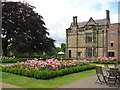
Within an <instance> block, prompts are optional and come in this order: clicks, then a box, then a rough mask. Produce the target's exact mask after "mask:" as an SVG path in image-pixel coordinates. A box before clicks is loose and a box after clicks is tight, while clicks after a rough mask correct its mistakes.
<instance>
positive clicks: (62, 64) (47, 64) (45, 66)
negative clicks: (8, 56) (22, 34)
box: [2, 58, 89, 71]
mask: <svg viewBox="0 0 120 90" xmlns="http://www.w3.org/2000/svg"><path fill="white" fill-rule="evenodd" d="M88 62H89V61H86V60H68V61H66V60H57V59H48V60H46V61H42V60H38V59H37V58H35V59H34V60H27V61H26V62H21V63H20V62H17V63H16V64H10V65H2V67H9V68H23V69H26V70H30V69H36V70H38V71H42V70H46V71H50V70H54V71H57V70H60V69H66V68H70V67H76V66H82V65H87V64H88Z"/></svg>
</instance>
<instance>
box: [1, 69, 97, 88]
mask: <svg viewBox="0 0 120 90" xmlns="http://www.w3.org/2000/svg"><path fill="white" fill-rule="evenodd" d="M0 73H2V82H4V83H8V84H12V85H16V86H19V87H23V88H57V87H61V86H64V85H67V84H70V83H73V82H76V81H79V80H82V79H86V78H88V77H91V76H93V75H95V74H96V73H95V69H93V70H87V71H83V72H79V73H73V74H69V75H65V76H61V77H56V78H52V79H49V80H40V79H34V78H28V77H24V76H19V75H14V74H10V73H6V72H0Z"/></svg>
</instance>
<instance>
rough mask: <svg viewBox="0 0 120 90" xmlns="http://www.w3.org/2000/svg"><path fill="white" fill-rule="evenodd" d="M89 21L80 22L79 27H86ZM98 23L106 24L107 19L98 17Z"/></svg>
mask: <svg viewBox="0 0 120 90" xmlns="http://www.w3.org/2000/svg"><path fill="white" fill-rule="evenodd" d="M87 22H88V21H85V22H78V27H84V26H85V25H86V24H87ZM95 22H96V23H98V25H105V23H106V19H98V20H95Z"/></svg>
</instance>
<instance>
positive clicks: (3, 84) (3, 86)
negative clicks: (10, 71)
mask: <svg viewBox="0 0 120 90" xmlns="http://www.w3.org/2000/svg"><path fill="white" fill-rule="evenodd" d="M0 88H21V87H18V86H15V85H11V84H7V83H0Z"/></svg>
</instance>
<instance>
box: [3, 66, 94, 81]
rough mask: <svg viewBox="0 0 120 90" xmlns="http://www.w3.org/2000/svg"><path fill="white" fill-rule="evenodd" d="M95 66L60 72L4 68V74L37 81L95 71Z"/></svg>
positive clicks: (78, 67) (72, 68)
mask: <svg viewBox="0 0 120 90" xmlns="http://www.w3.org/2000/svg"><path fill="white" fill-rule="evenodd" d="M94 68H95V66H94V65H83V66H77V67H71V68H67V69H61V70H58V71H49V72H48V71H38V70H36V69H30V70H26V69H22V68H8V67H2V71H3V72H9V73H13V74H17V75H22V76H27V77H34V78H37V79H50V78H54V77H58V76H63V75H67V74H70V73H76V72H81V71H85V70H90V69H94Z"/></svg>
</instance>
